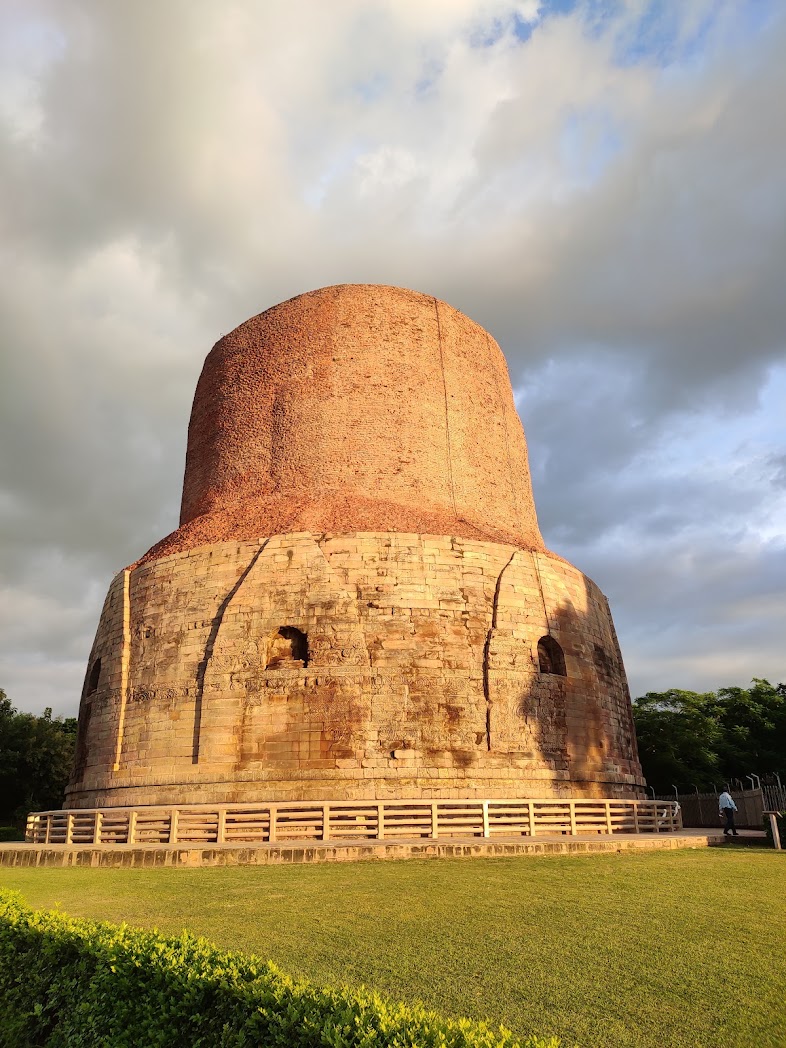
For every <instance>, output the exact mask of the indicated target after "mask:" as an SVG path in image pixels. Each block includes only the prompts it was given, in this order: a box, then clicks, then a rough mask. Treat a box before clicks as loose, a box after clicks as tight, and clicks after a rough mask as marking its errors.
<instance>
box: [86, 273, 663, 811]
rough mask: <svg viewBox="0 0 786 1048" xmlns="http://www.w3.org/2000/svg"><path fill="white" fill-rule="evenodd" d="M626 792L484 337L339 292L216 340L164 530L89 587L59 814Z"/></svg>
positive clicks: (422, 309)
mask: <svg viewBox="0 0 786 1048" xmlns="http://www.w3.org/2000/svg"><path fill="white" fill-rule="evenodd" d="M259 536H267V537H264V538H260V537H259ZM642 785H643V782H642V779H641V769H640V766H639V763H638V758H637V754H636V743H635V738H634V735H633V728H632V719H631V710H630V699H629V696H628V692H627V685H626V682H625V672H624V669H623V665H622V660H621V657H620V652H619V646H618V644H617V638H616V635H615V633H614V626H613V624H612V620H611V615H610V613H609V609H608V605H607V603H606V600H605V598H604V597H603V595H602V594H601V593H600V591H599V590H598V588H597V587H596V586H595V585H594V584H593V583H592V582H590V581H589V580H588V579H587V578H585V577H584V576H583V575H582V574H581V573H580V572H579V571H577V570H576V569H575V568H573V567H572V566H571V565H569V564H568V563H566V562H565V561H564V560H562V559H561V558H559V557H557V556H555V555H554V554H552V553H549V552H548V551H546V550H545V548H544V545H543V541H542V539H541V536H540V532H539V531H538V525H537V519H536V514H535V507H534V503H533V499H532V490H531V483H530V476H529V468H528V464H527V450H526V444H525V440H524V433H523V430H522V428H521V424H520V422H519V420H518V416H517V415H516V411H515V407H514V404H513V396H512V391H511V388H510V382H509V379H508V374H507V368H506V366H505V361H504V358H503V356H502V353H501V352H500V350H499V347H498V346H497V345H496V343H495V342H494V341H493V340H492V339H491V338H490V337H489V336H488V335H487V334H486V332H485V331H483V329H482V328H480V327H478V326H477V325H476V324H474V323H473V322H472V321H470V320H469V319H468V318H467V317H464V316H462V314H460V313H457V312H456V310H454V309H452V308H451V307H450V306H447V305H446V304H445V303H442V302H438V301H437V300H435V299H433V298H430V297H428V296H425V295H420V294H417V293H415V292H411V291H404V290H401V289H398V288H384V287H371V286H366V285H361V286H342V287H335V288H327V289H323V290H321V291H317V292H312V293H311V294H308V295H303V296H300V297H299V298H296V299H292V300H291V301H289V302H285V303H282V304H281V305H280V306H276V307H274V308H273V309H271V310H268V311H267V312H266V313H263V314H261V315H260V316H258V317H254V318H253V319H252V320H249V321H248V322H246V323H245V324H242V325H241V326H240V327H239V328H237V329H236V330H235V331H233V332H231V333H230V334H229V335H227V336H226V337H225V338H223V339H222V340H221V341H220V342H219V343H218V344H217V345H216V346H215V347H214V349H213V351H212V352H211V353H210V354H209V356H208V358H207V360H206V361H205V366H204V369H203V372H202V376H201V378H200V381H199V385H198V388H197V392H196V396H195V398H194V407H193V412H192V416H191V423H190V426H189V440H188V454H187V461H186V474H185V481H184V489H183V503H182V515H181V525H180V527H179V528H178V530H177V531H176V532H174V533H173V534H172V535H170V536H168V538H166V539H164V540H163V541H162V542H160V543H159V544H158V545H157V546H155V547H153V549H152V550H150V551H149V552H148V553H147V554H146V555H145V556H144V557H143V558H142V559H141V560H140V561H139V562H138V563H137V564H135V565H132V566H131V567H130V568H127V569H125V570H124V571H123V572H121V573H120V574H119V575H118V576H117V577H116V579H115V580H114V582H113V583H112V585H111V587H110V590H109V594H108V596H107V599H106V602H105V605H104V610H103V613H102V616H101V621H100V624H99V628H98V633H97V635H96V640H95V643H94V647H93V651H92V653H91V656H90V663H89V665H88V669H87V674H86V677H85V688H84V692H83V696H82V703H81V707H80V729H79V738H78V745H77V758H76V766H75V770H74V775H73V778H72V782H71V785H70V786H69V790H68V794H67V798H66V804H67V806H70V807H93V806H106V805H110V806H111V805H140V804H183V803H190V802H192V801H193V802H205V803H219V802H226V803H238V802H249V803H253V802H255V801H261V800H280V801H287V800H320V799H322V800H327V799H331V800H335V799H339V798H343V797H346V798H347V799H371V798H376V799H380V800H382V799H394V798H415V797H421V798H424V797H426V798H429V797H430V798H435V799H436V798H460V797H467V798H469V797H485V798H494V797H510V798H519V797H551V796H577V797H581V796H584V797H615V796H619V797H635V796H640V795H641V792H642Z"/></svg>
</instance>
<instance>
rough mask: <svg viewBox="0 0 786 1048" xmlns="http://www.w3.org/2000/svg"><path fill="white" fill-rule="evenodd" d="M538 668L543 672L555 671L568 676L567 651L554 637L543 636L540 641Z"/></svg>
mask: <svg viewBox="0 0 786 1048" xmlns="http://www.w3.org/2000/svg"><path fill="white" fill-rule="evenodd" d="M538 668H539V669H540V672H541V673H554V674H556V675H557V676H558V677H567V675H568V672H567V670H566V669H565V653H564V652H563V650H562V648H561V647H560V646H559V644H558V643H557V641H555V640H554V638H553V637H549V636H546V637H541V638H540V640H539V641H538Z"/></svg>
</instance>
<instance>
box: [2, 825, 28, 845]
mask: <svg viewBox="0 0 786 1048" xmlns="http://www.w3.org/2000/svg"><path fill="white" fill-rule="evenodd" d="M24 839H25V834H24V831H23V830H21V829H20V828H19V827H18V826H0V844H2V843H4V842H8V841H23V840H24Z"/></svg>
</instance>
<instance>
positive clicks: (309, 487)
mask: <svg viewBox="0 0 786 1048" xmlns="http://www.w3.org/2000/svg"><path fill="white" fill-rule="evenodd" d="M180 524H181V527H180V528H179V530H178V531H176V532H175V533H174V534H173V535H170V536H169V537H168V538H167V539H164V540H163V542H161V543H159V544H158V545H157V546H155V547H154V548H153V550H151V552H150V554H148V557H147V559H150V558H151V557H156V556H164V555H167V554H169V553H175V552H181V551H183V550H186V549H193V548H195V547H197V546H201V545H204V544H205V543H210V542H226V541H229V540H233V539H251V538H257V537H259V536H261V535H277V534H284V533H287V532H296V531H312V532H321V531H331V532H342V531H353V532H357V531H391V532H407V533H417V534H431V535H457V536H461V537H463V538H469V539H481V540H482V539H488V540H491V541H497V542H500V541H501V542H510V543H513V544H515V545H516V546H519V547H521V548H524V549H530V550H531V549H536V550H541V549H543V548H544V546H543V540H542V538H541V536H540V532H539V531H538V524H537V519H536V515H535V505H534V502H533V499H532V485H531V482H530V475H529V466H528V463H527V447H526V443H525V440H524V432H523V430H522V427H521V423H520V421H519V418H518V415H517V414H516V409H515V406H514V403H513V394H512V391H511V387H510V380H509V378H508V371H507V366H506V363H505V358H504V356H503V355H502V352H501V350H500V348H499V346H498V345H497V343H496V342H495V341H494V340H493V339H492V338H491V337H490V336H489V335H488V334H487V333H486V332H485V331H484V330H483V328H481V327H479V326H478V325H477V324H475V323H474V322H473V321H471V320H469V318H468V317H465V316H464V315H463V314H461V313H459V312H457V310H455V309H453V308H452V307H451V306H448V305H447V304H446V303H444V302H440V301H438V300H437V299H435V298H432V297H430V296H428V295H422V294H419V293H417V292H414V291H407V290H404V289H403V288H392V287H380V286H374V285H341V286H338V287H330V288H324V289H322V290H320V291H312V292H311V293H309V294H306V295H299V296H298V297H297V298H293V299H291V300H290V301H288V302H283V303H281V304H280V305H278V306H274V307H273V308H272V309H268V310H267V311H266V312H265V313H261V314H259V316H256V317H253V318H252V319H251V320H248V321H246V323H245V324H241V325H240V327H238V328H235V330H234V331H232V332H230V334H228V335H226V336H225V337H224V338H222V339H221V341H220V342H218V343H217V344H216V345H215V346H214V348H213V349H212V351H211V352H210V353H209V354H208V357H207V359H206V361H205V365H204V368H203V370H202V375H201V377H200V379H199V384H198V385H197V390H196V395H195V397H194V406H193V410H192V413H191V422H190V425H189V430H188V452H187V456H186V473H185V481H184V485H183V502H182V511H181V518H180Z"/></svg>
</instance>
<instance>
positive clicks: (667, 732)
mask: <svg viewBox="0 0 786 1048" xmlns="http://www.w3.org/2000/svg"><path fill="white" fill-rule="evenodd" d="M633 716H634V719H635V722H636V735H637V738H638V742H639V756H640V758H641V764H642V768H643V770H644V777H645V778H646V780H647V782H648V783H649V784H650V786H653V787H654V788H655V790H656V792H658V793H665V792H667V791H669V790H670V789H671V787H672V785H675V786H678V787H680V788H681V789H690V788H691V787H693V786H698V788H699V789H700V790H710V789H712V788H713V787H716V788H717V787H719V786H721V785H722V784H723V783H724V782H728V781H729V780H731V779H733V778H738V779H743V780H744V778H745V776H746V775H748V774H749V773H751V772H753V773H755V774H757V775H766V774H767V773H769V772H779V773H780V774H781V775H782V776H783V775H784V773H786V684H777V685H775V686H773V685H772V684H770V682H769V681H766V680H758V679H755V680H753V681H752V684H751V687H750V688H720V689H719V690H718V691H717V692H714V691H711V692H705V693H703V694H698V693H697V692H693V691H679V690H677V689H671V690H669V691H664V692H652V691H650V692H647V694H646V695H644V696H643V697H641V698H638V699H636V700H635V701H634V703H633Z"/></svg>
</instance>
